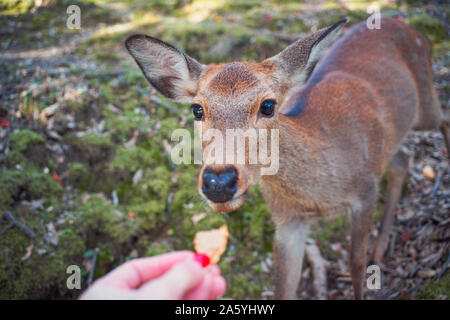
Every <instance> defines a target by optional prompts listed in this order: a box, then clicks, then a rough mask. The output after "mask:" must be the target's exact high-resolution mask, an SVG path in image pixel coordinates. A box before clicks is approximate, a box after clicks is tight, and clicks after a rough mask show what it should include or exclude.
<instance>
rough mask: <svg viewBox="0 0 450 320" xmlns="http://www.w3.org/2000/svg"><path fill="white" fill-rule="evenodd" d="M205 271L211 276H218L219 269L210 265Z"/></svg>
mask: <svg viewBox="0 0 450 320" xmlns="http://www.w3.org/2000/svg"><path fill="white" fill-rule="evenodd" d="M206 270H207V271H208V272H209V273H211V274H212V275H213V276H220V268H219V266H218V265H217V264H210V265H209V266H207V267H206Z"/></svg>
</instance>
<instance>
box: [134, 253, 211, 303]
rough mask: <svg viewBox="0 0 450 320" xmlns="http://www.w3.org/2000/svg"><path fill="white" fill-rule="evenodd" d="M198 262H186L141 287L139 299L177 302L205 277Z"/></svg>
mask: <svg viewBox="0 0 450 320" xmlns="http://www.w3.org/2000/svg"><path fill="white" fill-rule="evenodd" d="M206 273H207V272H206V270H205V269H203V268H202V267H201V266H200V264H199V263H198V262H195V261H192V260H187V261H184V262H182V263H178V264H176V265H175V266H173V267H172V268H171V269H170V270H169V271H168V272H166V273H165V274H164V275H163V276H161V277H159V278H158V279H155V280H153V281H150V282H148V283H146V284H144V285H143V286H141V287H140V288H139V289H138V290H137V291H138V297H139V298H141V299H159V300H178V299H181V298H182V297H183V296H184V295H185V294H186V293H187V292H188V291H189V290H191V289H193V288H194V287H196V286H197V285H198V284H200V282H201V281H202V279H203V277H204V276H205V275H206Z"/></svg>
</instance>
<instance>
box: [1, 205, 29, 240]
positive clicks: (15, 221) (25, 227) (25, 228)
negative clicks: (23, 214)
mask: <svg viewBox="0 0 450 320" xmlns="http://www.w3.org/2000/svg"><path fill="white" fill-rule="evenodd" d="M5 216H6V217H7V218H8V219H9V220H10V221H11V223H12V224H14V226H15V227H17V228H19V229H20V230H22V231H23V232H25V233H26V234H27V235H28V236H29V237H30V238H34V237H35V236H36V234H35V233H34V231H33V230H31V229H30V228H28V227H27V226H26V225H23V224H22V223H20V222H19V221H18V220H17V219H16V218H14V216H13V215H12V213H11V212H9V211H8V210H5ZM2 231H3V230H2ZM5 232H6V231H5Z"/></svg>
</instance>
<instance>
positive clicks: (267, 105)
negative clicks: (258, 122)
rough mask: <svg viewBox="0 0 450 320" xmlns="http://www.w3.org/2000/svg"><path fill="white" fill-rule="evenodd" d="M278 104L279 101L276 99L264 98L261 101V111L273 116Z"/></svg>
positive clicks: (267, 115) (265, 114)
mask: <svg viewBox="0 0 450 320" xmlns="http://www.w3.org/2000/svg"><path fill="white" fill-rule="evenodd" d="M276 104H277V102H276V101H275V100H264V101H263V102H262V103H261V107H260V108H259V112H261V113H262V114H263V115H264V116H266V117H271V116H273V112H274V110H275V105H276Z"/></svg>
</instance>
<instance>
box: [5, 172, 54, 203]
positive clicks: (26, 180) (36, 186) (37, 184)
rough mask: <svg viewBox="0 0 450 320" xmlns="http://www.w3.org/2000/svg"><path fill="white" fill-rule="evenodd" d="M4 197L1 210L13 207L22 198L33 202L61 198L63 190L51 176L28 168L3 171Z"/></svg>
mask: <svg viewBox="0 0 450 320" xmlns="http://www.w3.org/2000/svg"><path fill="white" fill-rule="evenodd" d="M0 185H1V186H2V196H1V197H0V208H7V207H9V206H11V205H12V203H13V202H14V200H15V199H19V198H20V197H22V198H25V199H28V200H32V199H40V198H51V197H57V196H59V195H60V194H61V193H62V191H63V189H62V187H61V185H60V184H59V183H57V182H56V181H55V180H54V179H53V178H52V177H51V175H50V174H48V173H44V172H42V171H41V170H37V169H36V168H34V167H27V168H25V169H23V170H1V171H0Z"/></svg>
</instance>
